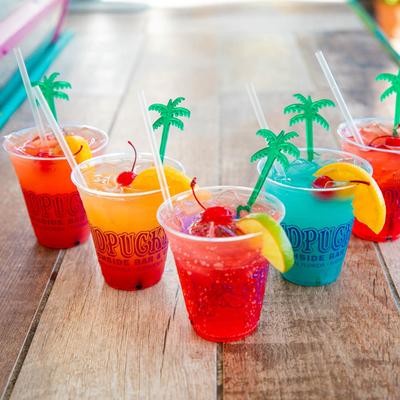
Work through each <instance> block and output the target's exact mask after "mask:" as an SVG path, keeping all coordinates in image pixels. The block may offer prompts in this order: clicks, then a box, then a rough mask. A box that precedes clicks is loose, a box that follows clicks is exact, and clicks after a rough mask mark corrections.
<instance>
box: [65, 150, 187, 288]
mask: <svg viewBox="0 0 400 400" xmlns="http://www.w3.org/2000/svg"><path fill="white" fill-rule="evenodd" d="M165 163H166V165H167V166H166V167H165V169H166V174H167V181H168V185H169V188H170V191H171V194H176V193H179V192H181V191H184V190H187V188H188V187H189V180H188V179H187V178H186V177H185V175H183V173H182V172H180V171H183V167H182V165H181V164H180V163H179V162H177V161H174V160H171V159H168V158H166V159H165ZM131 164H132V156H131V155H129V154H108V155H104V156H100V157H95V158H92V159H90V160H87V161H85V162H83V163H82V164H80V165H79V166H78V167H77V168H80V170H81V172H82V174H83V176H84V178H85V180H86V184H87V186H86V185H84V184H82V182H80V181H79V177H78V175H77V170H74V171H73V173H72V181H73V182H74V183H75V184H76V186H77V187H78V190H79V193H80V195H81V198H82V201H83V204H84V207H85V210H86V214H87V217H88V220H89V224H90V229H91V232H92V237H93V242H94V245H95V248H96V252H97V258H98V261H99V264H100V267H101V271H102V273H103V276H104V279H105V281H106V282H107V284H108V285H110V286H111V287H113V288H115V289H120V290H138V289H144V288H146V287H149V286H152V285H154V284H156V283H157V282H158V281H159V280H160V279H161V276H162V274H163V271H164V265H165V259H166V256H167V249H168V241H167V237H166V235H165V232H164V230H163V229H162V228H161V227H160V225H159V223H158V222H157V218H156V213H157V209H158V207H159V206H160V204H161V203H162V202H163V199H162V195H161V190H160V188H159V184H158V180H157V176H156V172H155V169H154V167H153V162H152V157H151V156H150V155H148V154H139V155H138V158H137V162H136V167H135V170H134V171H135V175H136V174H137V177H136V179H135V180H134V181H133V182H132V185H129V186H122V185H120V184H119V183H118V182H117V178H118V176H119V175H120V174H121V172H122V171H124V170H127V169H128V170H129V169H130V167H131ZM171 167H172V168H171Z"/></svg>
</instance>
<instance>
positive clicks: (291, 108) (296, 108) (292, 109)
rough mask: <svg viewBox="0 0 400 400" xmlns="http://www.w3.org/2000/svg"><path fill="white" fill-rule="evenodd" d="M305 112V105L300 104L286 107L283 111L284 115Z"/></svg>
mask: <svg viewBox="0 0 400 400" xmlns="http://www.w3.org/2000/svg"><path fill="white" fill-rule="evenodd" d="M303 111H304V104H300V103H295V104H290V105H289V106H286V107H285V108H284V109H283V113H284V114H289V113H295V112H303Z"/></svg>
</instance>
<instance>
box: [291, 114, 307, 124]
mask: <svg viewBox="0 0 400 400" xmlns="http://www.w3.org/2000/svg"><path fill="white" fill-rule="evenodd" d="M305 120H306V115H305V114H297V115H294V116H293V117H292V118H290V120H289V126H293V125H295V124H298V123H299V122H303V121H305Z"/></svg>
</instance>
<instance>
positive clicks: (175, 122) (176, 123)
mask: <svg viewBox="0 0 400 400" xmlns="http://www.w3.org/2000/svg"><path fill="white" fill-rule="evenodd" d="M169 122H170V124H171V125H173V126H176V127H177V128H178V129H180V130H181V131H183V127H184V125H183V122H182V121H181V120H180V119H178V118H173V117H172V118H170V119H169Z"/></svg>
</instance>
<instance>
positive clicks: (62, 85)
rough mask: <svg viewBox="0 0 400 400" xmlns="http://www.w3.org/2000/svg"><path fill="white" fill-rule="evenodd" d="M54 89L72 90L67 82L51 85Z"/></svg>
mask: <svg viewBox="0 0 400 400" xmlns="http://www.w3.org/2000/svg"><path fill="white" fill-rule="evenodd" d="M53 88H54V89H72V86H71V84H70V83H69V82H65V81H57V82H54V84H53Z"/></svg>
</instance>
